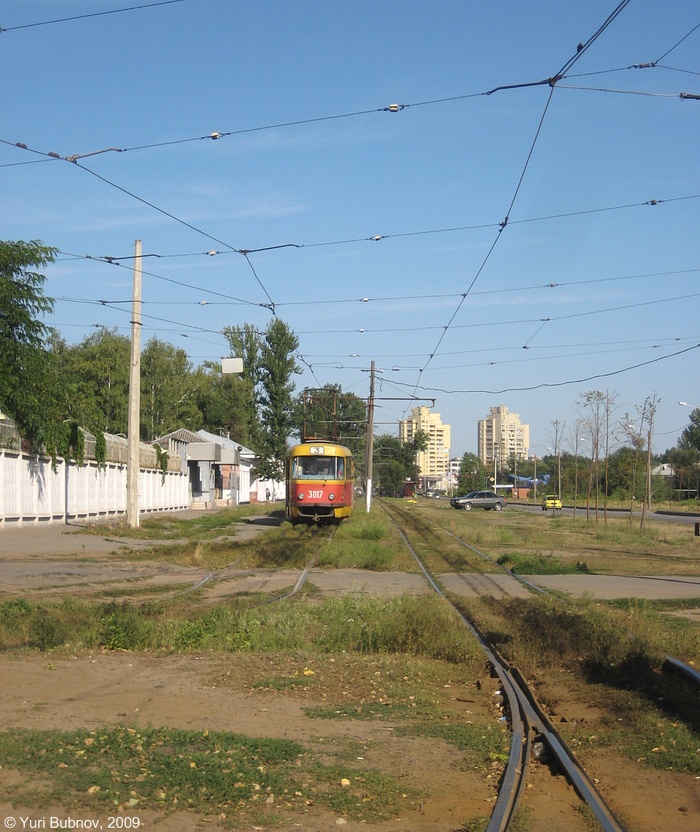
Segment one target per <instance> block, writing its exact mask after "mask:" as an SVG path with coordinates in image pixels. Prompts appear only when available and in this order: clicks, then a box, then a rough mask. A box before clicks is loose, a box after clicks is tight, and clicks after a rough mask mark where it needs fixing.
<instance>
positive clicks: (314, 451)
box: [309, 445, 325, 456]
mask: <svg viewBox="0 0 700 832" xmlns="http://www.w3.org/2000/svg"><path fill="white" fill-rule="evenodd" d="M324 451H325V448H324V447H323V445H312V446H311V447H310V448H309V453H310V454H311V455H312V456H323V452H324Z"/></svg>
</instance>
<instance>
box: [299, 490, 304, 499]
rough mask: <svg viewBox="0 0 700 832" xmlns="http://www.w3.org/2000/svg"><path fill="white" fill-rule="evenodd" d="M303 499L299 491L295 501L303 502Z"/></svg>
mask: <svg viewBox="0 0 700 832" xmlns="http://www.w3.org/2000/svg"><path fill="white" fill-rule="evenodd" d="M303 499H304V495H303V494H302V493H301V491H300V492H299V493H298V494H297V500H303Z"/></svg>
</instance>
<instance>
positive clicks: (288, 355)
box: [258, 318, 301, 479]
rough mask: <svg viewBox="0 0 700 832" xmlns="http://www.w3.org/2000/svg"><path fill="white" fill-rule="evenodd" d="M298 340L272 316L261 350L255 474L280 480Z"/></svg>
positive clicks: (291, 409)
mask: <svg viewBox="0 0 700 832" xmlns="http://www.w3.org/2000/svg"><path fill="white" fill-rule="evenodd" d="M298 349H299V339H298V338H297V336H296V335H295V334H294V332H293V331H292V330H291V329H290V328H289V326H287V324H285V323H284V321H281V320H280V319H279V318H274V319H273V320H272V321H271V322H270V324H269V326H268V327H267V329H266V330H265V337H264V340H263V344H262V349H261V358H260V376H261V381H260V383H261V387H262V390H261V394H260V423H261V427H262V443H261V446H262V447H261V451H262V454H261V456H262V457H263V460H264V461H263V462H262V463H261V464H260V465H259V466H258V474H259V475H260V476H263V477H274V478H276V479H281V478H282V477H283V476H284V460H285V457H286V455H287V439H288V437H289V436H290V435H291V434H292V432H293V430H294V419H293V414H294V405H293V393H294V382H293V381H292V377H293V376H294V375H295V374H296V373H300V372H301V368H300V367H299V365H298V364H297V362H296V359H295V357H294V353H295V352H296V351H297V350H298Z"/></svg>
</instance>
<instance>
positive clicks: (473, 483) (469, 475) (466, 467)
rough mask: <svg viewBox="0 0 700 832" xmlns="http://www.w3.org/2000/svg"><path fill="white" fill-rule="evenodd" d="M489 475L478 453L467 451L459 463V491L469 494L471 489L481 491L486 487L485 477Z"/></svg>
mask: <svg viewBox="0 0 700 832" xmlns="http://www.w3.org/2000/svg"><path fill="white" fill-rule="evenodd" d="M487 476H488V473H487V470H486V466H484V465H483V464H482V462H481V460H480V459H479V457H478V456H477V455H476V454H470V453H466V454H464V456H463V457H462V459H461V461H460V463H459V473H458V475H457V491H458V492H459V493H460V494H468V493H469V492H470V491H480V490H483V488H484V482H485V478H486V477H487Z"/></svg>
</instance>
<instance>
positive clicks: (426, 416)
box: [399, 407, 450, 488]
mask: <svg viewBox="0 0 700 832" xmlns="http://www.w3.org/2000/svg"><path fill="white" fill-rule="evenodd" d="M418 431H422V432H423V433H424V434H425V436H426V437H427V440H428V442H427V444H428V447H427V448H426V449H425V450H424V451H419V453H418V456H417V463H418V470H419V472H420V479H421V486H422V487H423V488H432V487H435V486H437V487H438V488H445V487H446V485H445V481H446V480H447V478H448V474H449V470H450V426H449V425H443V424H442V419H441V418H440V414H439V413H431V412H430V408H429V407H414V408H413V409H412V411H411V416H410V417H409V418H408V419H404V420H402V421H401V422H399V438H400V439H401V441H402V442H412V441H413V437H414V436H415V435H416V433H417V432H418Z"/></svg>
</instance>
